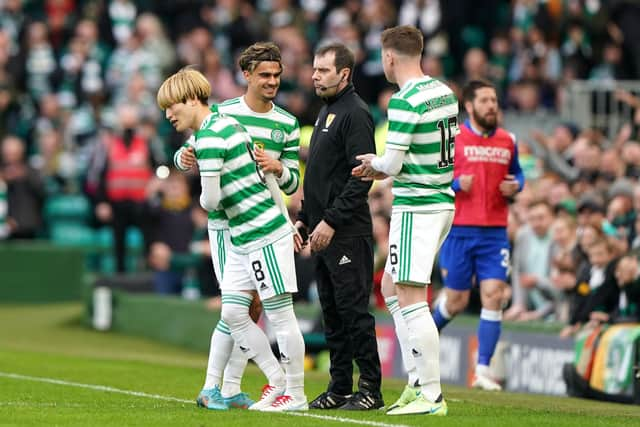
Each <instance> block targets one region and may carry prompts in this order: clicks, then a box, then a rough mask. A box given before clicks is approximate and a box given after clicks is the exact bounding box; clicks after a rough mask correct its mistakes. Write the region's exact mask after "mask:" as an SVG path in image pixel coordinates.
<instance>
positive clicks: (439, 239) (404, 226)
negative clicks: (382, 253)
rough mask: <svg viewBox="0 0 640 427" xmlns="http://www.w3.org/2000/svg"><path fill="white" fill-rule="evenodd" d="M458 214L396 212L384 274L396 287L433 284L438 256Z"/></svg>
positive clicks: (390, 233) (393, 217)
mask: <svg viewBox="0 0 640 427" xmlns="http://www.w3.org/2000/svg"><path fill="white" fill-rule="evenodd" d="M454 212H455V211H453V210H450V211H437V212H394V213H392V214H391V229H390V231H389V255H388V256H387V263H386V264H385V266H384V271H385V272H387V273H389V274H390V275H391V277H392V278H393V283H396V284H398V283H400V284H404V285H413V286H425V285H428V284H429V283H431V272H432V271H433V264H434V262H435V260H436V255H437V253H438V250H439V249H440V246H442V243H443V242H444V239H445V238H446V237H447V234H449V230H450V229H451V223H452V222H453V214H454Z"/></svg>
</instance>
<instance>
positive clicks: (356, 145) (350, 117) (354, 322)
mask: <svg viewBox="0 0 640 427" xmlns="http://www.w3.org/2000/svg"><path fill="white" fill-rule="evenodd" d="M353 66H354V56H353V53H352V52H351V51H350V50H349V49H347V48H346V47H345V46H344V45H342V44H339V43H336V44H330V45H325V46H323V47H321V48H320V49H318V50H317V51H316V54H315V57H314V60H313V68H314V73H313V82H314V86H315V90H316V94H317V95H318V96H320V97H321V98H322V99H323V100H324V101H325V106H324V107H323V108H322V110H321V111H320V113H319V114H318V119H317V121H316V123H315V126H314V129H313V134H312V135H311V145H310V148H309V158H308V160H307V166H306V170H305V175H304V185H303V190H304V200H303V202H302V209H301V211H300V212H299V214H298V221H297V222H296V227H298V228H299V229H301V230H302V234H305V232H308V233H309V244H310V245H311V251H312V252H313V254H314V262H315V272H316V278H317V281H318V294H319V296H320V304H321V306H322V314H323V320H324V328H325V337H326V340H327V344H328V346H329V352H330V355H331V367H330V374H331V381H330V383H329V386H328V388H327V391H326V392H324V393H322V394H321V395H320V396H318V397H317V398H316V399H315V400H313V401H312V402H311V404H310V405H309V407H310V408H312V409H336V408H340V409H351V410H367V409H378V408H380V407H382V406H384V402H383V400H382V395H381V392H380V383H381V372H380V358H379V356H378V347H377V343H376V334H375V319H374V317H373V315H372V314H371V313H370V312H369V297H370V295H371V288H372V283H373V237H372V225H371V213H370V212H369V205H368V203H367V196H368V192H369V189H370V187H371V183H370V182H363V181H361V180H359V179H357V178H355V177H352V176H351V169H352V168H353V167H355V166H357V165H358V164H359V163H360V162H359V161H357V160H356V156H357V155H359V154H364V153H370V152H375V143H374V138H373V119H372V117H371V114H370V112H369V109H368V107H367V105H366V104H365V103H364V101H363V100H362V99H361V98H360V97H359V96H358V94H356V92H355V89H354V87H353V84H352V83H351V75H352V72H353ZM354 360H355V362H356V364H357V365H358V368H359V370H360V379H359V381H358V391H357V392H356V393H353V361H354Z"/></svg>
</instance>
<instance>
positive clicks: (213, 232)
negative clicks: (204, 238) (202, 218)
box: [208, 228, 231, 283]
mask: <svg viewBox="0 0 640 427" xmlns="http://www.w3.org/2000/svg"><path fill="white" fill-rule="evenodd" d="M208 231H209V247H210V248H211V261H212V262H213V271H214V272H215V273H216V279H218V283H222V279H223V278H224V264H225V261H226V258H227V253H228V252H229V251H230V250H231V233H230V232H229V229H228V228H218V229H213V228H209V229H208Z"/></svg>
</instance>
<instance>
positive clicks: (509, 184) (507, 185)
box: [500, 175, 520, 197]
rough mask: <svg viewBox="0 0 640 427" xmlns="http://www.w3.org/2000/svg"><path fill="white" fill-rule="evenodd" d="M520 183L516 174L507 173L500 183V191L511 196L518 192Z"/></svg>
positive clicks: (505, 195)
mask: <svg viewBox="0 0 640 427" xmlns="http://www.w3.org/2000/svg"><path fill="white" fill-rule="evenodd" d="M519 187H520V183H518V181H516V177H515V176H514V175H505V177H504V179H503V180H502V182H501V183H500V192H501V193H502V195H503V196H504V197H511V196H513V195H514V194H516V193H517V192H518V188H519Z"/></svg>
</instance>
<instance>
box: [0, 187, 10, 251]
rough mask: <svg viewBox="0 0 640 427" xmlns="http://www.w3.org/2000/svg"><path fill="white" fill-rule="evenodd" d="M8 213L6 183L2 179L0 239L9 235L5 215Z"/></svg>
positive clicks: (0, 188) (0, 191)
mask: <svg viewBox="0 0 640 427" xmlns="http://www.w3.org/2000/svg"><path fill="white" fill-rule="evenodd" d="M8 215H9V204H8V203H7V185H6V184H5V183H4V181H0V240H2V239H6V238H7V237H8V236H9V224H8V223H7V216H8Z"/></svg>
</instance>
